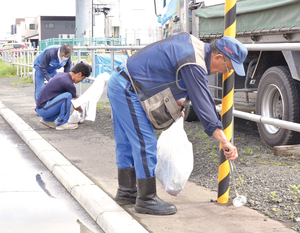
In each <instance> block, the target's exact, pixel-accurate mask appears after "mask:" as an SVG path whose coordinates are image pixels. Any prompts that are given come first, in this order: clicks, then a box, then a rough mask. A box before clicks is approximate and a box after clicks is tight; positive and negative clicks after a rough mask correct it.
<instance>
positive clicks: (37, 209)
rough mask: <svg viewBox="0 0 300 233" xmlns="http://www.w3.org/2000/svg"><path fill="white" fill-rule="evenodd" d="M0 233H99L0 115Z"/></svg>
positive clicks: (97, 228) (74, 201) (92, 222)
mask: <svg viewBox="0 0 300 233" xmlns="http://www.w3.org/2000/svg"><path fill="white" fill-rule="evenodd" d="M0 129H1V130H0V148H1V152H0V161H1V163H0V206H1V208H0V232H2V233H10V232H11V233H16V232H22V233H40V232H43V233H48V232H49V233H53V232H56V233H60V232H61V233H75V232H80V233H102V232H103V231H102V230H101V229H100V227H99V226H98V225H97V224H96V223H95V222H94V221H93V219H92V218H91V217H90V216H89V215H88V213H86V211H85V210H84V209H83V208H82V207H81V206H80V205H79V203H78V202H77V201H76V200H75V199H74V198H73V197H72V196H71V195H70V194H69V193H68V192H67V191H66V189H65V188H64V187H63V186H62V185H61V184H60V183H59V182H58V181H57V179H56V178H55V177H54V176H53V175H52V173H51V172H50V171H49V170H48V169H47V168H46V167H45V166H44V164H43V163H42V162H41V161H40V160H39V159H38V158H37V157H36V155H35V154H34V153H33V152H32V151H31V150H30V149H29V147H28V146H27V144H26V143H24V141H23V140H22V139H21V138H20V137H19V136H18V135H17V134H16V132H15V131H14V129H12V128H11V127H10V126H9V125H8V124H7V123H6V121H5V120H4V119H3V118H2V117H1V116H0Z"/></svg>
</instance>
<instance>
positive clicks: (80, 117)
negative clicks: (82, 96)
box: [68, 104, 86, 124]
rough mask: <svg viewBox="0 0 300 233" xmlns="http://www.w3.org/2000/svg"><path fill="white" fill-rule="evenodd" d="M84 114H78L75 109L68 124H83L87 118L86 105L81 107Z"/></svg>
mask: <svg viewBox="0 0 300 233" xmlns="http://www.w3.org/2000/svg"><path fill="white" fill-rule="evenodd" d="M81 108H82V112H78V111H76V110H75V109H74V111H73V113H72V114H71V115H70V117H69V120H68V122H69V123H71V124H77V123H78V124H80V123H83V122H84V120H85V117H86V104H83V105H82V106H81Z"/></svg>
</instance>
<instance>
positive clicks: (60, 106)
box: [36, 92, 72, 126]
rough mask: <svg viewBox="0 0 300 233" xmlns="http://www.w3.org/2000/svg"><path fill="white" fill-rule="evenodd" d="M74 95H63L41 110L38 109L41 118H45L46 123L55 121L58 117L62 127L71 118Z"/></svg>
mask: <svg viewBox="0 0 300 233" xmlns="http://www.w3.org/2000/svg"><path fill="white" fill-rule="evenodd" d="M71 100H72V94H71V93H69V92H65V93H62V94H60V95H58V96H56V97H55V98H54V99H52V100H49V101H48V102H47V103H46V105H45V106H44V107H43V108H41V109H36V112H37V113H38V114H39V116H41V117H43V120H44V121H51V122H53V121H55V120H56V118H57V117H59V118H58V120H57V124H56V126H58V125H62V124H65V123H67V122H68V120H69V117H70V110H71V104H72V102H71Z"/></svg>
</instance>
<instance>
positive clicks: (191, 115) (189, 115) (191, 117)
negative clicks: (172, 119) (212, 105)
mask: <svg viewBox="0 0 300 233" xmlns="http://www.w3.org/2000/svg"><path fill="white" fill-rule="evenodd" d="M184 120H185V121H188V122H190V121H198V120H199V119H198V117H197V115H196V113H195V111H194V109H193V106H192V105H191V104H189V105H188V107H186V108H185V111H184Z"/></svg>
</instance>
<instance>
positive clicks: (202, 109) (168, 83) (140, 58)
mask: <svg viewBox="0 0 300 233" xmlns="http://www.w3.org/2000/svg"><path fill="white" fill-rule="evenodd" d="M210 54H211V46H210V45H209V44H205V43H203V42H201V41H200V40H198V39H196V38H195V37H193V36H192V35H189V34H187V33H180V34H178V35H175V36H171V37H169V38H167V39H164V40H162V41H158V42H155V43H153V44H150V45H148V46H146V47H145V48H144V49H142V50H141V51H140V52H138V53H137V54H135V55H133V56H131V57H130V58H129V59H128V60H127V69H128V73H129V74H130V76H131V77H132V79H133V80H134V84H135V86H136V88H137V89H138V90H137V91H138V95H139V98H140V99H141V100H145V99H147V98H148V97H150V96H152V95H154V94H156V93H158V92H160V91H162V90H164V89H166V88H167V87H170V89H171V91H172V94H173V96H174V98H175V99H176V100H178V99H180V98H183V97H185V96H186V95H187V94H188V95H189V97H190V99H191V102H192V104H193V108H194V110H195V113H196V114H197V116H198V118H199V119H200V121H201V123H202V125H203V126H204V128H205V132H206V133H207V134H208V135H209V136H211V135H212V133H213V132H214V131H215V130H216V128H220V129H223V126H222V123H221V122H220V121H219V119H218V116H217V112H216V108H215V103H214V100H213V98H212V95H211V93H210V91H209V88H208V80H207V76H208V74H209V71H208V69H207V67H208V68H209V67H210ZM123 70H124V68H123ZM125 71H126V69H125Z"/></svg>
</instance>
